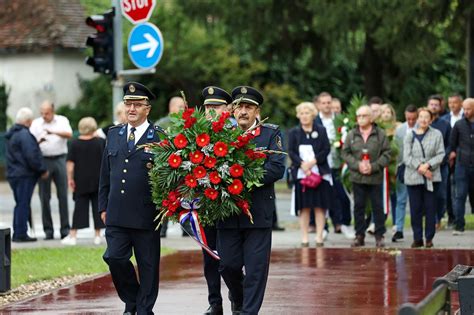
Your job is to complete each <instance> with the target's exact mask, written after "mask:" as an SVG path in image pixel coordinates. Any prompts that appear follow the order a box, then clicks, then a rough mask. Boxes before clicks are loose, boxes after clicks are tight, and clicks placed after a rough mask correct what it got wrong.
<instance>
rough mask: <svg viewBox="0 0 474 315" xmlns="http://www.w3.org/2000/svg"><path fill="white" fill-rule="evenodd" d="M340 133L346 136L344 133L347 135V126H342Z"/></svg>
mask: <svg viewBox="0 0 474 315" xmlns="http://www.w3.org/2000/svg"><path fill="white" fill-rule="evenodd" d="M341 133H342V134H346V133H347V126H343V127H342V128H341Z"/></svg>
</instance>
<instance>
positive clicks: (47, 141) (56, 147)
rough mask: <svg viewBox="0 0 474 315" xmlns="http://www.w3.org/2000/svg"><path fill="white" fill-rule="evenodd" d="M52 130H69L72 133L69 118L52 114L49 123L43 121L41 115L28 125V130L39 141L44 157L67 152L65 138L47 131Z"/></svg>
mask: <svg viewBox="0 0 474 315" xmlns="http://www.w3.org/2000/svg"><path fill="white" fill-rule="evenodd" d="M48 131H53V132H70V133H71V134H72V128H71V124H70V123H69V119H67V118H66V117H64V116H61V115H54V117H53V120H51V121H50V122H49V123H48V122H45V121H44V119H43V117H39V118H36V119H34V120H33V122H32V123H31V126H30V132H31V133H32V134H33V135H34V136H35V138H36V140H37V141H38V142H39V141H40V140H41V139H44V141H42V142H41V143H40V144H39V147H40V149H41V153H43V156H45V157H51V156H57V155H62V154H66V153H67V139H66V138H64V137H60V136H58V135H56V134H51V133H48Z"/></svg>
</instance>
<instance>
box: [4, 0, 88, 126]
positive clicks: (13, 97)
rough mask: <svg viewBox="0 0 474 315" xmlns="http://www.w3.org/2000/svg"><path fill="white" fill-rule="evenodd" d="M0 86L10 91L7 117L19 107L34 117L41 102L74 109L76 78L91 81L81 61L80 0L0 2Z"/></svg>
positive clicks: (83, 30)
mask: <svg viewBox="0 0 474 315" xmlns="http://www.w3.org/2000/svg"><path fill="white" fill-rule="evenodd" d="M0 3H1V10H0V83H1V82H3V83H5V84H6V85H7V87H8V88H9V89H10V95H9V99H8V104H9V105H8V109H7V114H8V115H9V116H10V117H11V118H13V117H15V114H16V112H17V110H18V109H19V108H20V107H23V106H28V107H30V108H31V109H33V111H34V112H35V113H39V105H40V104H41V102H42V101H43V100H45V99H49V100H52V101H53V102H54V103H55V104H56V105H57V106H60V105H65V104H69V105H72V106H75V104H76V102H77V101H78V99H79V98H80V96H81V91H80V89H79V80H78V79H79V77H81V78H84V79H90V78H92V77H94V76H95V75H94V73H93V71H92V68H91V67H89V66H87V65H85V63H84V49H85V41H86V38H87V36H88V35H89V34H91V33H93V32H94V30H93V29H91V28H89V27H87V26H86V25H85V17H86V16H85V12H84V10H83V8H82V6H81V5H80V2H79V0H29V1H27V0H0Z"/></svg>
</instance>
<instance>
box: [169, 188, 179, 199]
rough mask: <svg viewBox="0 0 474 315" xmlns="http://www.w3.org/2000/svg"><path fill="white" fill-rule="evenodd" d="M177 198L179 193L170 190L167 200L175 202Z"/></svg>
mask: <svg viewBox="0 0 474 315" xmlns="http://www.w3.org/2000/svg"><path fill="white" fill-rule="evenodd" d="M178 198H179V192H178V191H176V190H172V191H170V192H169V193H168V199H169V200H170V201H176V200H178Z"/></svg>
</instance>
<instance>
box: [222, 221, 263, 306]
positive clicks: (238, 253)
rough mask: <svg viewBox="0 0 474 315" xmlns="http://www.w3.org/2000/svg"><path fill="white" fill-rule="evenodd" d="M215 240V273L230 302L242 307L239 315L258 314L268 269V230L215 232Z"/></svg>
mask: <svg viewBox="0 0 474 315" xmlns="http://www.w3.org/2000/svg"><path fill="white" fill-rule="evenodd" d="M217 240H218V241H217V249H218V252H219V255H220V257H221V261H220V266H219V271H220V273H221V275H222V278H223V279H224V281H225V283H226V285H227V287H228V288H229V291H230V294H231V296H232V299H233V302H234V303H235V304H238V305H242V314H255V315H256V314H258V312H259V310H260V307H261V306H262V303H263V297H264V295H265V288H266V285H267V279H268V270H269V267H270V253H271V245H272V229H271V228H261V229H257V228H255V229H218V230H217ZM243 267H245V276H244V275H243V272H242V268H243Z"/></svg>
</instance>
